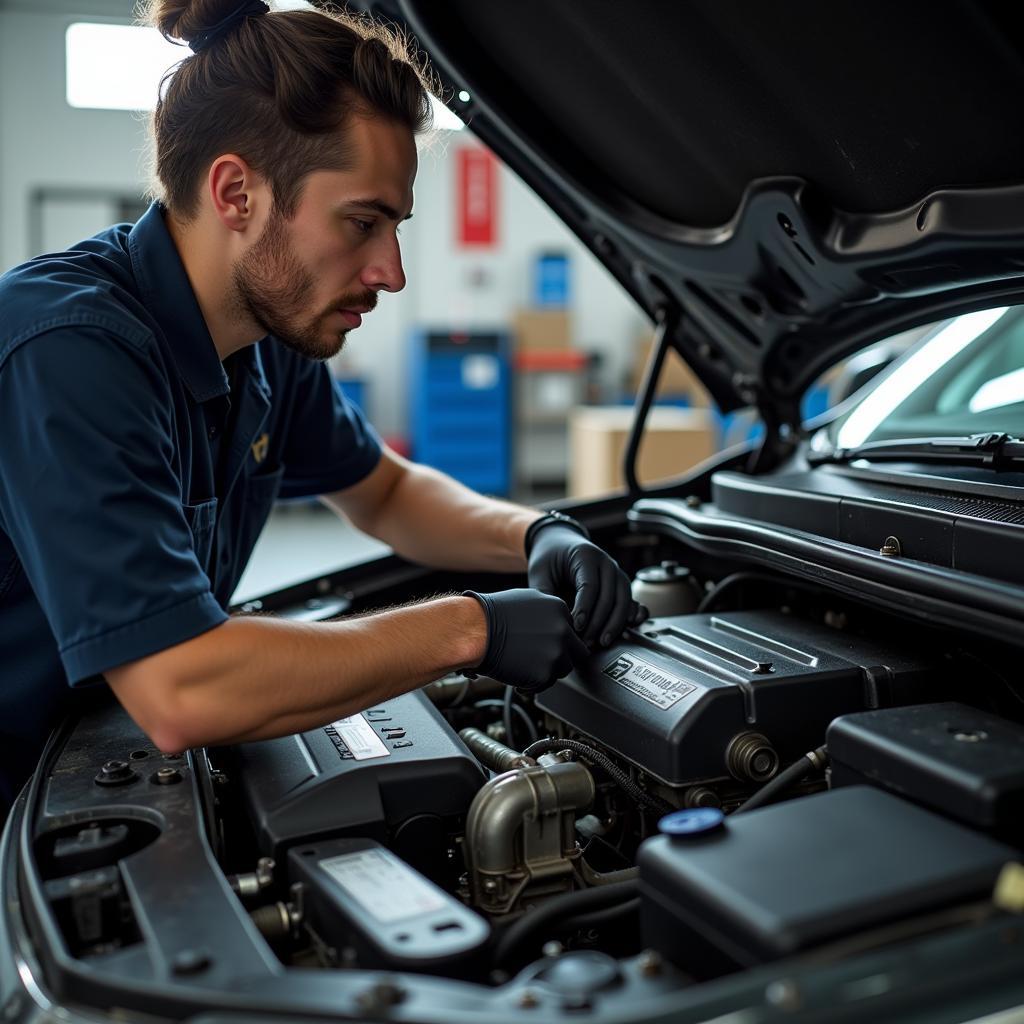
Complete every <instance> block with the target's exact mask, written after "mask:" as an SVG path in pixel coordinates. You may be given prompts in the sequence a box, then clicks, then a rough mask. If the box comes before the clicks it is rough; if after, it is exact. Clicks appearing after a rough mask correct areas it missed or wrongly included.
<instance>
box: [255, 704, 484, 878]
mask: <svg viewBox="0 0 1024 1024" xmlns="http://www.w3.org/2000/svg"><path fill="white" fill-rule="evenodd" d="M353 718H354V719H357V720H361V723H360V722H359V721H356V723H355V725H356V727H357V728H358V729H360V730H361V731H362V732H363V734H364V735H365V734H367V733H368V734H372V735H371V736H369V737H367V738H366V739H365V742H366V743H367V749H366V750H356V751H355V752H353V751H352V750H350V749H349V748H348V746H346V743H345V741H344V740H343V739H342V738H341V735H340V734H339V729H336V728H332V727H328V728H327V729H312V730H310V731H309V732H304V733H297V734H296V735H294V736H285V737H282V738H280V739H275V740H264V741H261V742H259V743H243V744H241V745H239V747H238V748H237V757H238V774H239V779H240V783H241V786H242V791H243V793H244V795H245V799H246V802H247V804H248V806H249V810H250V813H251V815H252V820H253V821H254V822H255V824H256V829H257V838H258V841H259V844H260V848H261V850H262V851H263V853H264V854H266V855H267V856H271V857H274V858H277V859H279V858H280V856H281V852H282V850H283V848H284V847H287V846H290V845H292V844H294V843H297V842H306V841H308V840H311V839H313V838H316V837H326V836H343V835H350V836H351V835H358V836H369V837H372V838H375V839H378V840H380V841H385V840H386V839H389V838H394V837H395V836H396V835H400V834H402V833H408V839H409V842H410V844H411V845H412V846H414V847H415V846H419V847H421V852H422V853H423V854H424V856H426V855H428V854H429V853H430V851H431V850H433V851H434V852H435V853H436V855H437V856H439V857H443V856H444V849H445V846H444V843H443V841H442V839H443V837H442V836H441V833H442V832H443V831H444V830H445V827H446V825H447V826H448V830H449V831H451V826H452V825H453V824H454V823H455V822H456V821H457V820H458V819H460V818H461V817H462V816H464V815H465V814H466V812H467V811H468V809H469V805H470V802H471V801H472V799H473V797H474V796H475V795H476V792H477V790H478V789H479V788H480V786H481V785H482V784H483V783H484V781H485V778H486V777H485V775H484V771H483V769H482V768H481V767H480V764H479V762H478V761H477V760H476V758H475V757H473V755H472V754H471V753H470V752H469V751H468V750H467V749H466V746H465V745H464V744H463V742H462V741H461V740H460V739H459V738H458V736H457V735H456V734H455V732H454V731H453V730H452V728H451V726H449V725H448V723H447V722H446V721H445V720H444V718H443V717H442V716H441V715H440V713H439V712H438V711H437V710H436V709H435V708H434V706H433V705H432V704H431V703H430V701H429V700H428V699H427V698H426V697H425V696H424V695H423V694H422V693H421V692H419V691H418V690H417V691H413V692H412V693H406V694H403V695H402V696H400V697H396V698H395V699H394V700H389V701H387V702H385V703H383V704H379V705H376V706H374V707H373V708H369V709H367V710H366V711H364V712H363V713H362V714H361V715H358V716H353ZM344 731H345V730H344V729H343V728H342V729H341V730H340V733H341V734H344ZM349 745H350V746H351V745H354V744H353V743H352V740H351V739H350V740H349ZM424 835H426V836H427V837H428V839H429V840H430V841H428V842H422V841H421V839H422V838H423V837H424ZM435 839H436V840H437V841H436V842H433V840H435ZM431 842H433V845H432V846H431ZM389 845H391V844H389ZM400 845H401V844H400ZM417 866H418V867H419V866H421V865H419V864H417ZM428 873H430V874H433V872H430V871H428Z"/></svg>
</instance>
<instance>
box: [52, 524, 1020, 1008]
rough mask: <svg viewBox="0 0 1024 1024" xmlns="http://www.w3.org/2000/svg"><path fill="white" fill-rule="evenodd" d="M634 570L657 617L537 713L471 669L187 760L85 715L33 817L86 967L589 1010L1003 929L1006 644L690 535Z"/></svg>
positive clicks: (1015, 838) (110, 711)
mask: <svg viewBox="0 0 1024 1024" xmlns="http://www.w3.org/2000/svg"><path fill="white" fill-rule="evenodd" d="M652 552H653V553H654V554H655V557H656V558H657V559H658V560H657V561H655V562H654V563H653V564H648V565H643V564H641V560H642V559H646V560H649V559H650V556H651V554H652ZM621 557H622V559H623V561H627V560H628V559H629V558H630V557H632V558H633V560H634V564H633V566H632V567H631V568H633V570H634V572H635V579H636V584H635V593H638V594H639V595H640V596H641V597H643V599H644V600H645V601H647V602H648V603H649V604H650V605H651V606H652V610H653V611H654V612H655V614H654V615H653V617H652V618H650V619H649V620H647V621H646V622H644V623H643V624H642V625H640V626H638V627H636V628H634V629H631V630H629V631H627V632H626V633H625V634H624V635H623V636H622V637H621V638H620V639H619V640H618V641H617V642H616V643H614V644H613V645H612V646H611V647H609V648H607V649H603V650H599V651H595V652H594V653H593V656H592V658H591V659H590V662H589V663H588V664H587V665H585V666H583V667H582V668H580V669H577V670H576V671H575V672H573V674H571V675H570V676H568V677H567V678H565V679H563V680H561V681H559V682H558V683H556V684H555V685H554V686H553V687H551V688H549V689H548V690H546V691H543V692H541V693H539V694H537V695H536V696H529V695H525V694H522V693H518V692H516V691H513V690H511V689H509V688H507V687H504V686H502V685H501V684H500V683H498V682H497V681H496V680H493V679H489V678H487V677H482V676H479V677H477V676H471V675H463V674H455V675H451V676H447V677H445V678H442V679H439V680H436V681H435V682H433V683H431V684H428V685H427V686H425V687H423V688H422V689H421V690H418V691H413V692H410V693H407V694H404V695H402V696H399V697H396V698H394V699H391V700H388V701H385V702H382V703H380V704H378V705H376V706H374V707H372V708H367V709H365V710H364V711H363V712H362V713H360V714H358V715H354V716H351V717H349V718H346V719H342V720H339V721H336V722H333V723H330V724H329V725H327V726H325V727H323V728H320V729H315V730H311V731H308V732H305V733H301V734H297V735H293V736H286V737H282V738H280V739H274V740H266V741H261V742H255V743H244V744H240V745H237V746H234V747H226V748H218V749H210V750H203V751H191V752H188V753H187V754H182V755H176V756H168V755H161V754H160V753H159V752H158V751H155V750H154V749H153V748H152V746H151V745H150V744H149V743H148V741H147V740H146V739H145V737H143V736H142V734H141V733H137V730H136V732H135V735H134V738H133V739H131V740H130V741H129V740H128V739H126V737H128V736H130V735H132V729H133V728H134V727H133V724H132V723H131V722H130V720H128V719H127V718H126V717H124V716H123V713H120V712H119V709H116V708H113V707H111V708H106V709H103V710H98V711H97V712H96V713H95V714H93V715H86V716H84V717H83V719H82V720H81V721H80V722H79V723H78V725H77V727H76V728H75V730H74V731H73V732H71V733H69V734H68V735H65V736H64V737H63V739H62V741H61V742H62V743H63V746H60V745H58V746H56V747H55V748H54V755H53V756H54V758H55V760H54V761H53V763H52V767H51V770H50V773H49V775H48V777H47V778H46V779H45V785H43V784H42V783H40V785H41V787H42V788H40V789H39V792H38V794H37V796H38V800H39V810H38V813H37V816H36V820H35V824H34V827H33V835H34V839H33V853H34V859H35V863H36V865H37V866H38V871H39V885H40V890H39V892H40V896H41V898H42V900H43V902H44V903H45V905H47V906H48V907H49V908H50V911H51V913H52V916H53V921H54V922H55V924H54V927H55V931H56V933H59V935H60V937H61V941H62V943H63V945H64V947H65V949H66V950H67V951H68V953H69V955H70V957H71V958H72V959H73V960H74V961H76V962H77V963H79V964H87V965H89V967H90V969H92V970H95V969H96V968H102V969H104V970H111V971H113V972H114V974H115V975H116V976H118V977H119V978H120V979H121V981H122V982H123V981H124V980H125V978H127V977H133V976H134V977H136V978H144V977H146V976H148V973H152V974H154V975H155V976H160V974H161V973H162V972H165V973H166V974H167V975H169V976H170V977H172V978H174V977H177V978H179V979H181V978H190V977H193V976H195V977H201V978H203V979H204V983H205V984H212V983H213V980H214V979H216V977H217V976H218V972H224V973H226V975H228V976H234V975H235V974H236V973H237V972H238V971H240V970H242V965H243V964H244V965H245V967H244V972H245V973H247V974H248V975H249V976H250V977H255V978H256V979H257V980H255V981H253V982H252V984H253V985H254V986H255V988H254V991H256V990H265V986H266V985H270V984H271V983H272V980H273V979H274V978H277V979H278V980H280V978H281V977H282V976H291V975H292V974H293V973H294V972H296V971H299V972H303V977H305V978H306V981H304V982H303V985H305V986H308V991H309V992H310V993H312V992H314V991H316V990H317V986H318V985H323V984H326V983H327V979H331V978H335V979H356V978H361V979H365V978H366V977H373V976H377V977H378V978H386V979H390V980H387V981H386V982H380V981H379V982H378V983H375V984H376V985H377V987H376V988H375V987H373V986H371V988H370V989H366V988H365V987H364V989H363V993H364V996H363V998H364V999H365V998H369V997H366V996H365V993H366V991H370V990H371V989H372V991H373V992H376V995H375V996H374V997H373V998H379V999H380V1000H383V1002H382V1003H381V1005H379V1006H377V1009H376V1011H375V1012H380V1013H383V1012H384V1010H385V1009H386V1007H387V1005H388V999H389V998H390V997H388V996H387V992H386V991H385V990H386V989H387V986H388V985H391V986H393V987H394V986H397V988H398V989H401V990H402V991H405V992H408V991H409V989H408V985H410V984H414V983H413V982H411V981H409V979H412V978H415V977H423V978H433V979H435V980H436V981H439V982H440V981H444V982H445V983H446V984H451V985H458V984H463V985H464V984H466V983H470V984H471V986H473V987H474V991H479V992H480V993H481V995H480V996H479V998H481V999H490V1000H492V1002H493V1000H497V1001H498V1002H499V1003H500V1004H501V1005H502V1006H506V1007H507V1006H512V1007H514V1008H516V1009H531V1008H535V1007H537V1006H546V1007H548V1008H549V1009H551V1010H552V1011H557V1012H558V1013H577V1012H583V1011H584V1010H586V1009H588V1008H590V1009H593V1008H595V1007H597V1006H599V1005H600V1006H603V1007H606V1008H607V1007H611V1006H613V1005H619V1004H620V1003H621V1005H622V1006H627V1005H630V1004H631V1003H632V1002H634V1001H635V1000H637V999H642V998H647V997H650V998H655V997H658V998H661V997H662V996H664V995H665V993H666V992H682V991H687V990H689V989H691V988H693V987H697V988H699V987H700V985H701V983H703V982H709V981H714V980H716V979H722V978H728V977H738V976H740V975H741V974H742V972H745V971H750V970H754V969H758V968H769V967H771V965H773V964H775V963H776V962H784V963H785V962H789V959H791V958H793V957H798V958H799V957H804V958H809V961H808V962H812V963H813V962H824V963H844V962H846V961H848V960H850V959H851V958H853V957H854V956H855V955H860V954H864V953H865V952H876V951H885V950H888V949H893V950H899V949H900V948H902V947H901V944H906V943H907V942H911V941H924V940H932V939H935V940H937V939H938V938H940V937H942V936H944V935H947V934H948V933H949V932H950V931H951V930H953V931H955V930H957V929H963V928H972V929H976V928H983V927H996V926H998V924H999V922H1000V921H1003V920H1004V919H1005V918H1006V916H1007V915H1008V914H1009V913H1010V911H1011V910H1012V909H1013V907H1015V906H1016V904H1015V903H1014V902H1013V901H1014V899H1016V897H1006V895H1005V894H1006V893H1008V892H1016V891H1017V888H1015V887H1019V885H1020V881H1019V877H1018V876H1017V875H1016V874H1015V872H1018V871H1020V870H1021V869H1020V868H1019V867H1018V866H1017V862H1018V861H1019V859H1020V849H1021V846H1022V844H1024V835H1022V828H1021V825H1020V821H1021V820H1022V819H1021V815H1020V810H1021V806H1022V803H1024V727H1022V726H1021V724H1020V719H1021V718H1022V715H1021V710H1022V708H1024V698H1022V696H1021V695H1020V694H1019V692H1018V689H1017V687H1016V685H1015V684H1014V683H1013V682H1012V677H1011V675H1010V669H1009V667H1008V665H1009V662H1008V661H1007V660H1005V659H1004V655H1003V654H1002V653H1001V652H1000V651H998V650H996V649H994V648H993V647H992V646H991V645H987V646H985V647H984V648H982V647H979V646H978V645H977V644H974V643H971V642H970V640H969V639H968V638H967V637H966V636H960V635H956V634H951V633H950V632H949V631H939V630H928V629H927V628H925V627H922V626H921V625H920V624H917V623H911V622H909V621H906V620H902V619H900V618H899V617H898V616H894V615H892V614H890V613H888V612H884V611H880V610H878V609H875V608H871V607H868V606H866V605H863V604H861V605H858V604H857V603H856V602H851V601H850V600H848V599H846V598H842V597H840V596H838V595H836V594H834V593H832V592H830V591H828V590H826V589H825V588H823V587H816V586H815V585H814V584H812V583H808V582H801V581H796V580H793V579H786V578H784V577H781V576H778V577H773V576H771V575H767V574H764V573H757V572H749V571H743V570H742V569H739V570H738V571H735V572H725V573H724V574H723V573H722V572H719V573H718V574H717V575H715V574H712V573H711V572H709V571H708V569H707V566H706V565H704V564H702V563H701V562H700V561H699V559H694V560H693V564H692V566H686V565H685V564H684V559H685V557H686V552H685V550H683V549H682V548H681V547H680V546H679V545H675V544H674V543H672V542H663V541H659V542H657V543H656V544H655V545H653V547H652V546H650V545H649V546H647V547H645V548H639V547H638V546H637V545H634V546H633V548H632V550H630V549H623V551H622V552H621ZM1006 657H1009V655H1007V656H1006ZM55 742H56V741H55ZM126 747H128V748H131V749H126ZM97 751H105V753H104V754H103V760H102V762H99V763H98V762H97V756H98V755H97ZM168 872H173V877H174V878H175V879H176V880H177V887H176V888H175V896H174V898H173V899H171V900H170V901H169V900H168V895H167V892H166V878H167V877H168V875H167V873H168ZM161 879H163V882H161ZM1000 893H1002V894H1003V895H1002V896H1000V895H999V894H1000ZM993 894H996V895H995V896H994V895H993ZM1007 899H1008V900H1009V902H1007ZM183 909H184V910H186V911H187V913H186V914H184V915H183V913H182V910H183ZM211 914H212V915H213V917H214V918H215V919H216V920H217V925H216V928H215V929H214V930H213V931H212V932H211V931H210V930H209V928H210V926H209V925H208V924H207V919H208V918H209V917H210V915H211ZM189 915H196V916H197V918H198V919H199V920H201V921H202V922H203V924H202V928H203V931H204V941H202V942H201V943H199V944H198V946H197V942H196V939H195V935H194V931H193V932H192V933H191V936H190V939H189V941H188V942H187V943H185V948H186V949H187V950H189V951H191V952H190V953H189V956H191V957H192V958H193V959H194V960H196V962H197V963H198V966H196V965H195V964H193V965H192V966H191V967H190V966H189V963H190V962H191V961H190V960H189V957H188V956H186V957H185V958H184V959H185V966H184V967H182V965H181V960H182V956H183V954H182V949H181V946H182V942H183V940H182V939H181V936H183V935H184V934H188V933H189V927H188V925H189V922H188V916H189ZM168 920H170V921H172V922H173V925H174V926H173V927H170V926H169V925H168V923H167V922H168ZM175 929H177V931H175ZM156 935H159V936H160V937H161V938H160V940H159V944H160V946H161V948H162V949H163V951H164V953H165V954H166V960H165V962H163V963H161V962H160V961H159V958H157V960H154V954H153V951H152V949H151V948H149V943H148V941H147V937H148V936H156ZM257 949H258V950H259V953H258V955H257V954H256V952H255V950H257ZM257 964H258V965H259V966H258V968H257V967H256V966H255V965H257ZM175 965H177V966H175ZM254 971H255V975H254V974H253V972H254ZM140 972H141V973H140ZM282 972H284V974H283V975H282ZM375 972H376V973H375ZM380 972H385V973H384V974H383V975H381V974H380ZM260 977H262V978H263V981H262V982H260V981H259V980H258V979H259V978H260ZM314 978H315V979H319V980H316V981H314V980H310V979H314ZM401 979H405V980H404V981H402V980H401ZM381 984H383V985H384V986H385V989H384V990H381V989H380V988H379V986H380V985H381ZM261 986H263V988H261ZM453 991H454V990H453ZM382 992H383V994H382ZM311 998H312V996H311ZM396 998H397V997H396ZM402 998H403V999H404V998H405V997H404V996H403V997H402ZM481 1005H483V1004H481ZM492 1009H493V1006H492ZM480 1012H481V1013H483V1012H484V1011H483V1010H481V1011H480ZM487 1012H488V1013H490V1012H491V1011H490V1010H488V1011H487Z"/></svg>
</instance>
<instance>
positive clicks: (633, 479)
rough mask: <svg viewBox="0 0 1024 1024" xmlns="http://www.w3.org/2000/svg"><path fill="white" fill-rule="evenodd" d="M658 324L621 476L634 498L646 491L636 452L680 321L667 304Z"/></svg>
mask: <svg viewBox="0 0 1024 1024" xmlns="http://www.w3.org/2000/svg"><path fill="white" fill-rule="evenodd" d="M657 317H658V327H657V330H656V331H655V334H654V345H653V348H652V351H651V356H650V359H648V361H647V366H646V367H645V368H644V380H643V384H641V385H640V392H639V394H638V395H637V398H636V406H635V412H634V415H633V424H632V426H631V427H630V428H629V441H628V442H627V444H626V451H625V454H624V455H623V460H622V475H623V476H624V477H625V480H626V484H627V485H628V486H629V493H630V495H631V496H632V497H634V498H635V497H637V496H639V495H641V494H643V488H642V487H641V486H640V481H639V479H638V478H637V472H636V468H637V455H638V453H639V451H640V442H641V441H642V440H643V436H644V428H645V427H646V426H647V417H648V415H649V414H650V411H651V404H652V403H653V401H654V395H655V392H656V391H657V389H658V381H659V380H660V379H661V371H662V368H663V367H664V365H665V357H666V356H667V355H668V352H669V349H670V348H672V335H673V333H674V332H675V329H676V327H677V326H678V323H677V322H676V318H675V317H672V316H670V315H669V313H668V312H667V310H666V309H665V308H664V307H660V308H659V309H658V311H657Z"/></svg>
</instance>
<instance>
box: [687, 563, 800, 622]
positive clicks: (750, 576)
mask: <svg viewBox="0 0 1024 1024" xmlns="http://www.w3.org/2000/svg"><path fill="white" fill-rule="evenodd" d="M740 583H774V584H776V585H778V586H780V587H791V588H793V587H795V588H796V589H797V590H808V591H813V592H815V593H818V592H819V591H820V587H816V586H814V584H813V583H807V582H805V581H804V580H791V579H786V578H784V577H782V576H769V575H768V574H767V573H760V572H734V573H733V574H732V575H731V576H726V577H725V579H722V580H719V581H718V583H716V584H715V586H714V587H713V588H712V589H711V590H709V591H708V592H707V593H706V594H705V595H704V596H703V597H702V598H701V600H700V604H698V605H697V612H696V614H701V613H703V612H709V611H711V609H712V608H714V606H715V605H716V604H717V603H718V599H719V598H720V597H721V596H722V594H724V593H725V592H726V591H727V590H731V589H732V588H733V587H735V586H737V585H738V584H740Z"/></svg>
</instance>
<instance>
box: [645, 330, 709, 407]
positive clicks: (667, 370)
mask: <svg viewBox="0 0 1024 1024" xmlns="http://www.w3.org/2000/svg"><path fill="white" fill-rule="evenodd" d="M653 347H654V337H653V336H652V335H650V334H647V335H644V336H642V337H640V338H638V339H637V341H636V348H635V350H634V359H633V372H632V375H631V377H630V387H631V388H632V391H633V394H634V395H635V394H636V393H637V392H638V391H639V390H640V384H641V383H642V382H643V379H644V370H645V369H646V367H647V360H648V359H650V357H651V349H652V348H653ZM657 394H658V396H659V397H665V398H676V397H678V396H680V395H685V396H686V397H687V398H688V399H689V400H690V405H693V406H698V407H700V408H706V407H707V406H708V405H710V404H711V397H710V395H708V393H707V391H705V390H704V385H703V384H701V382H700V381H699V380H698V379H697V375H696V374H695V373H694V372H693V371H692V370H691V369H690V368H689V366H687V365H686V363H685V362H683V359H682V357H681V356H680V355H679V353H678V352H676V350H675V349H671V350H670V351H669V353H668V355H667V356H666V357H665V365H664V366H663V367H662V370H661V382H660V383H659V385H658V391H657Z"/></svg>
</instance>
